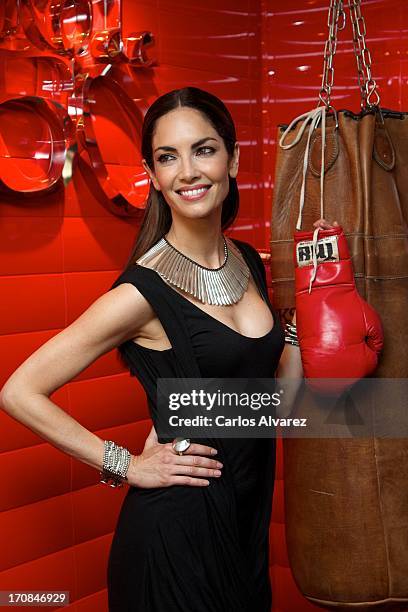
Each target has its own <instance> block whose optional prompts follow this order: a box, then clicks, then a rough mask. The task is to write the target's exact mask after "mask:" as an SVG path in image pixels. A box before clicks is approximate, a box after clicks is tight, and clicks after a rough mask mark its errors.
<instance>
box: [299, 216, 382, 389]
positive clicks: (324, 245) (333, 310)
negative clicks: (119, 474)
mask: <svg viewBox="0 0 408 612" xmlns="http://www.w3.org/2000/svg"><path fill="white" fill-rule="evenodd" d="M313 243H315V244H316V248H315V249H314V248H313ZM294 258H295V285H296V328H297V336H298V340H299V346H300V351H301V357H302V364H303V372H304V376H305V378H306V379H323V378H330V379H339V380H338V381H333V380H331V381H327V383H325V382H324V381H323V380H316V381H314V380H308V381H307V382H308V384H309V386H310V387H311V388H312V389H313V390H315V391H320V392H335V393H338V392H341V391H343V390H344V389H346V388H347V387H350V386H351V385H352V384H354V383H355V382H356V381H357V380H359V379H360V378H363V377H364V376H369V375H370V374H371V373H372V372H373V371H374V370H375V368H376V367H377V363H378V356H379V354H380V352H381V349H382V347H383V330H382V325H381V320H380V318H379V316H378V314H377V313H376V311H375V310H374V308H373V307H372V306H370V305H369V304H368V303H367V302H366V301H365V300H363V298H362V297H360V295H359V293H358V292H357V289H356V286H355V282H354V274H353V266H352V264H351V259H350V254H349V250H348V245H347V241H346V237H345V236H344V233H343V229H342V227H341V226H337V227H335V228H333V229H329V230H322V229H320V228H319V230H315V232H301V231H297V232H295V244H294ZM340 379H348V380H340Z"/></svg>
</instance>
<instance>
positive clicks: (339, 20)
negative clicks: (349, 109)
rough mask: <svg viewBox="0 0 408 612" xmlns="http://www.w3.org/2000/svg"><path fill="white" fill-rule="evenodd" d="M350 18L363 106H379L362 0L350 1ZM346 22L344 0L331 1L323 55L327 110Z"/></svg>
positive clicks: (321, 93)
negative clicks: (327, 33)
mask: <svg viewBox="0 0 408 612" xmlns="http://www.w3.org/2000/svg"><path fill="white" fill-rule="evenodd" d="M348 7H349V9H350V18H351V19H350V21H351V25H352V28H353V48H354V55H355V57H356V62H357V77H358V85H359V88H360V93H361V107H362V108H372V107H373V106H379V104H380V96H379V94H378V91H377V83H376V81H375V80H374V79H373V78H372V75H371V63H372V62H371V54H370V51H369V50H368V48H367V45H366V41H365V37H366V33H367V29H366V24H365V20H364V17H363V16H362V14H361V0H349V4H348ZM345 25H346V13H345V11H344V0H330V6H329V13H328V17H327V27H328V30H329V35H328V38H327V40H326V44H325V47H324V55H323V75H322V84H321V88H320V91H319V100H320V101H319V104H318V106H319V105H320V102H323V104H325V106H326V110H327V111H329V110H330V109H331V108H332V106H331V103H330V98H331V90H332V87H333V83H334V65H333V61H334V55H335V54H336V48H337V33H338V31H340V30H344V28H345Z"/></svg>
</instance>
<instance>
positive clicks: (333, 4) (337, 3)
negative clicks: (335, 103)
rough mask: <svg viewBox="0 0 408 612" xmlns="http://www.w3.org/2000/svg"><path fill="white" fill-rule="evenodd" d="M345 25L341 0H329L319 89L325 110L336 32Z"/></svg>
mask: <svg viewBox="0 0 408 612" xmlns="http://www.w3.org/2000/svg"><path fill="white" fill-rule="evenodd" d="M340 19H341V21H340ZM339 22H340V25H339ZM345 25H346V14H345V12H344V8H343V0H330V7H329V14H328V17H327V27H328V29H329V35H328V38H327V40H326V44H325V46H324V57H323V75H322V85H321V88H320V91H319V98H320V101H321V102H323V104H325V105H326V110H327V111H329V110H330V108H331V104H330V96H331V89H332V87H333V83H334V66H333V58H334V55H335V53H336V48H337V32H338V30H343V29H344V27H345ZM319 104H320V102H319Z"/></svg>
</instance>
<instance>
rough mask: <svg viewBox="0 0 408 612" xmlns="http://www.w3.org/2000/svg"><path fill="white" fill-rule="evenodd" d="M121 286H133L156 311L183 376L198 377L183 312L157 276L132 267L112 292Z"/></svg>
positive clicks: (112, 287)
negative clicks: (123, 284) (126, 284)
mask: <svg viewBox="0 0 408 612" xmlns="http://www.w3.org/2000/svg"><path fill="white" fill-rule="evenodd" d="M122 283H130V284H132V285H134V286H135V287H136V288H137V289H138V290H139V291H140V293H141V294H142V295H143V297H144V298H146V300H147V301H148V302H149V304H150V306H151V307H152V308H153V310H154V311H155V313H156V315H157V317H158V318H159V320H160V323H161V324H162V325H163V329H164V331H165V332H166V334H167V337H168V339H169V341H170V343H171V346H172V348H173V351H174V354H175V356H176V359H177V361H178V362H179V365H180V368H181V372H182V376H183V377H184V378H201V372H200V368H199V366H198V363H197V360H196V358H195V355H194V352H193V347H192V344H191V339H190V337H189V335H188V333H187V325H186V322H185V319H184V315H183V312H182V310H181V308H178V307H177V301H176V300H174V299H173V297H172V294H171V292H170V291H169V289H168V287H167V285H166V283H165V282H164V281H163V280H162V279H161V278H160V276H159V275H158V273H157V272H156V271H155V270H152V269H151V268H147V267H145V266H140V265H137V264H135V265H133V266H131V267H130V268H128V269H127V270H125V271H124V272H123V273H122V274H121V275H120V276H119V278H117V279H116V281H115V282H114V283H113V285H112V286H111V289H114V288H115V287H117V286H118V285H120V284H122Z"/></svg>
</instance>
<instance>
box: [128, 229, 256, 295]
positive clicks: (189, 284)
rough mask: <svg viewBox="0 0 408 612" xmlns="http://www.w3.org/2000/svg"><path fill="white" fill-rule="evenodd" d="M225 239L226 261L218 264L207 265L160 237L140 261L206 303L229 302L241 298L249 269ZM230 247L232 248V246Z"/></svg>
mask: <svg viewBox="0 0 408 612" xmlns="http://www.w3.org/2000/svg"><path fill="white" fill-rule="evenodd" d="M222 238H223V240H224V254H225V257H224V262H223V264H222V265H221V266H220V267H219V268H206V267H204V266H202V265H200V264H199V263H197V262H196V261H193V260H192V259H190V258H189V257H187V255H184V254H183V253H181V252H180V251H179V250H178V249H176V247H174V246H173V245H172V244H170V242H169V241H168V240H167V239H166V237H165V236H163V237H162V238H160V240H159V241H158V242H156V244H154V245H153V246H152V247H151V248H150V249H149V250H148V251H146V253H144V255H142V256H141V257H139V259H138V260H137V261H136V263H137V264H142V265H145V264H148V263H150V262H151V261H152V260H155V261H154V263H152V264H151V266H148V267H150V268H151V269H153V270H156V272H158V274H160V276H161V277H162V278H163V279H165V280H166V281H167V282H169V283H170V284H172V285H174V286H176V287H179V288H180V289H182V290H183V291H185V292H186V293H189V294H190V295H193V296H194V297H195V298H197V299H198V300H199V301H200V302H202V303H203V304H213V305H217V306H228V305H229V304H235V303H236V302H238V301H239V300H240V299H241V297H242V296H243V294H244V293H245V291H246V290H247V288H248V283H249V275H250V271H249V268H248V265H247V263H246V261H245V260H244V258H243V257H242V255H241V253H240V252H237V251H236V247H235V245H233V244H232V243H231V242H230V241H228V243H227V240H226V239H225V236H224V234H223V235H222ZM230 247H231V248H230Z"/></svg>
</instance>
